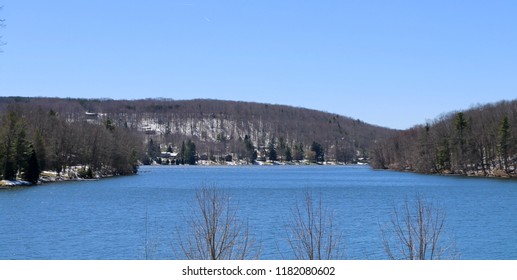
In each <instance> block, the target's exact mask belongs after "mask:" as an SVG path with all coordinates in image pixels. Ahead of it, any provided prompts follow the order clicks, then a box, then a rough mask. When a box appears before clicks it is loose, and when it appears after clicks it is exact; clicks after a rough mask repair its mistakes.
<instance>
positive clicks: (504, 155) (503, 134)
mask: <svg viewBox="0 0 517 280" xmlns="http://www.w3.org/2000/svg"><path fill="white" fill-rule="evenodd" d="M498 142H499V143H498V145H497V150H498V154H499V158H500V162H501V166H502V167H503V169H504V170H505V171H506V172H508V156H509V148H510V123H509V121H508V116H504V117H503V119H502V120H501V122H500V124H499V135H498Z"/></svg>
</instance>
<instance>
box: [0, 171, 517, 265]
mask: <svg viewBox="0 0 517 280" xmlns="http://www.w3.org/2000/svg"><path fill="white" fill-rule="evenodd" d="M202 185H208V186H216V187H219V188H222V189H224V190H226V191H227V192H228V193H230V194H231V197H232V202H235V203H238V205H239V212H238V214H239V217H241V218H242V219H245V220H246V221H247V222H248V224H249V228H250V233H252V234H253V236H255V239H256V240H257V243H258V244H260V247H261V252H262V253H261V255H260V258H262V259H281V258H289V257H290V256H291V255H290V253H289V250H290V249H289V248H290V247H289V245H288V242H287V238H286V235H287V233H286V229H287V224H288V222H289V220H290V217H292V209H293V207H294V205H295V204H296V203H297V202H301V201H302V199H303V194H304V191H305V189H306V188H310V189H312V190H313V192H314V193H315V194H318V195H319V194H321V196H322V201H323V204H324V206H325V208H328V209H332V211H334V213H335V219H334V223H335V225H336V226H337V227H338V229H339V231H340V232H341V233H342V235H343V240H344V241H345V246H346V256H347V258H348V259H386V258H387V257H386V254H385V253H384V249H383V245H382V239H381V230H380V229H381V227H384V226H385V225H386V223H387V222H388V221H389V219H390V216H391V214H392V212H393V208H394V207H396V206H400V205H402V204H403V203H404V201H405V200H406V199H412V198H413V197H414V196H415V195H416V194H417V193H418V194H420V195H421V196H422V197H425V199H426V200H428V201H432V202H433V203H434V204H436V205H440V207H442V208H443V209H444V210H445V211H446V214H447V218H446V229H447V233H448V236H449V237H453V239H454V240H455V241H456V248H457V251H458V252H459V253H460V258H461V259H482V260H487V259H495V260H497V259H512V260H515V259H517V181H515V180H500V179H486V178H465V177H455V176H433V175H419V174H412V173H402V172H392V171H375V170H371V169H370V168H368V167H359V166H269V167H265V166H238V167H230V166H229V167H203V166H193V167H141V168H140V172H139V174H138V175H135V176H129V177H118V178H108V179H102V180H99V181H84V182H63V183H53V184H46V185H42V186H37V187H29V188H15V189H9V190H0V236H1V238H0V259H143V258H145V257H146V253H145V248H148V249H149V248H151V247H152V253H151V254H147V256H148V257H152V258H156V259H176V258H180V257H179V256H180V255H179V254H178V252H180V250H179V248H178V238H182V237H181V235H182V234H181V232H183V230H184V229H185V227H184V225H185V220H186V217H188V216H189V215H190V214H191V212H192V211H193V209H194V208H193V206H194V204H195V203H194V201H195V200H194V198H195V192H196V190H197V189H199V188H200V187H201V186H202ZM146 242H147V244H151V245H148V246H145V244H146Z"/></svg>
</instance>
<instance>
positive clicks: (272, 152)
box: [268, 138, 277, 161]
mask: <svg viewBox="0 0 517 280" xmlns="http://www.w3.org/2000/svg"><path fill="white" fill-rule="evenodd" d="M268 159H269V160H272V161H276V160H277V153H276V147H275V138H273V139H271V141H270V142H269V145H268Z"/></svg>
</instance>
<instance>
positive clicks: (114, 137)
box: [0, 97, 394, 178]
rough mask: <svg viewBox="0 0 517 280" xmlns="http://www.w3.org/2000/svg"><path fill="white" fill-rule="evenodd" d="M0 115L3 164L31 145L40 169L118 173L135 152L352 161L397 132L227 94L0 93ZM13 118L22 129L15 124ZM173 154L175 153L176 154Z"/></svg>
mask: <svg viewBox="0 0 517 280" xmlns="http://www.w3.org/2000/svg"><path fill="white" fill-rule="evenodd" d="M0 116H1V120H2V123H1V126H0V127H1V128H0V129H1V132H0V133H1V138H0V142H1V143H2V154H1V155H2V156H1V158H0V160H1V162H2V165H4V167H5V165H6V164H7V165H9V164H10V162H11V161H12V160H14V159H11V158H16V157H18V155H19V154H20V153H30V151H31V149H32V150H34V151H35V152H36V155H37V157H38V160H39V161H40V166H39V168H40V169H41V168H46V169H49V168H50V169H52V170H56V171H61V170H63V168H66V166H71V165H77V164H82V165H86V166H88V167H89V168H91V169H92V170H93V171H98V170H101V169H103V168H104V169H110V170H113V171H114V173H117V174H118V173H120V174H126V173H128V172H129V171H130V170H133V169H132V168H129V167H130V166H134V162H135V158H137V159H139V160H141V161H142V162H144V163H150V162H152V161H158V163H165V162H162V159H167V161H168V162H167V163H168V164H174V163H180V164H195V163H196V162H197V161H198V160H214V161H232V160H233V161H235V160H242V161H247V162H250V163H251V162H254V161H255V160H272V161H275V160H278V161H292V160H309V161H312V162H323V161H338V162H343V163H353V162H356V161H358V160H359V159H362V160H366V159H367V158H368V156H369V149H370V147H371V146H372V145H373V143H375V142H376V141H380V140H383V139H386V138H388V137H389V136H391V135H393V134H394V131H393V130H390V129H386V128H382V127H378V126H373V125H370V124H366V123H364V122H362V121H360V120H354V119H351V118H348V117H344V116H339V115H335V114H330V113H325V112H320V111H315V110H309V109H303V108H295V107H290V106H282V105H271V104H259V103H250V102H235V101H220V100H188V101H184V100H182V101H176V100H169V99H146V100H129V101H128V100H109V99H106V100H91V99H62V98H22V97H1V98H0ZM13 123H16V125H14V127H16V129H15V130H16V131H15V130H13V129H11V125H12V124H13ZM14 135H17V136H16V137H15V136H14ZM20 135H25V136H24V137H21V136H20ZM13 137H14V138H16V139H21V138H24V139H25V140H23V141H26V144H24V145H22V146H27V147H28V148H26V149H25V150H24V151H23V152H22V150H23V149H21V148H20V149H19V151H18V150H16V149H14V148H13V144H12V143H11V142H12V141H13V140H12V139H14V138H13ZM28 151H29V152H28ZM167 152H168V153H167ZM164 153H166V154H165V156H163V155H164ZM172 156H173V157H174V160H173V159H172V158H171V159H170V160H169V157H172ZM22 165H23V164H22V163H21V162H19V163H17V164H16V166H19V167H20V168H21V166H22ZM108 167H109V168H108ZM20 168H15V169H16V170H18V171H19V170H21V169H20ZM4 173H5V172H4ZM8 173H9V172H8ZM22 173H23V172H22ZM8 175H9V174H8ZM4 177H5V178H7V177H12V176H5V175H4Z"/></svg>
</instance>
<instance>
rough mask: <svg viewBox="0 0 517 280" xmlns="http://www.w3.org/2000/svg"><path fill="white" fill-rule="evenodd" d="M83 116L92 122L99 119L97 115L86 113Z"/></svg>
mask: <svg viewBox="0 0 517 280" xmlns="http://www.w3.org/2000/svg"><path fill="white" fill-rule="evenodd" d="M84 114H85V116H86V119H89V120H94V119H97V118H98V117H99V114H98V113H92V112H86V113H84Z"/></svg>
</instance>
